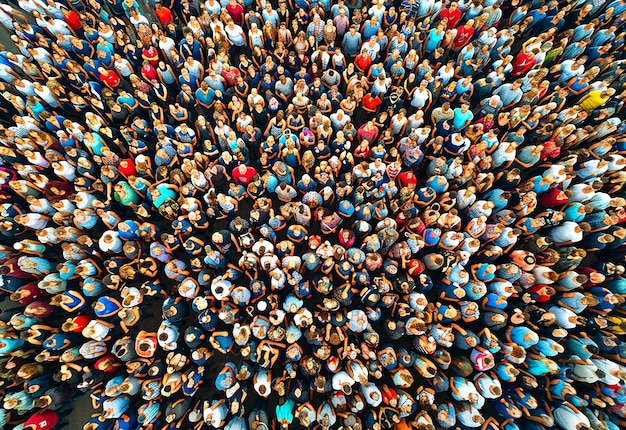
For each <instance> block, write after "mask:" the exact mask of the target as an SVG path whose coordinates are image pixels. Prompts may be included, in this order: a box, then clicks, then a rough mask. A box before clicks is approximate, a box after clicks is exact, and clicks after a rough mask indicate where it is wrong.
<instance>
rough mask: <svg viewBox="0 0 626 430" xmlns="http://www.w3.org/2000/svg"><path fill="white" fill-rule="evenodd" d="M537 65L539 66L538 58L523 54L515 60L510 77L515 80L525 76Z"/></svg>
mask: <svg viewBox="0 0 626 430" xmlns="http://www.w3.org/2000/svg"><path fill="white" fill-rule="evenodd" d="M535 64H537V58H535V56H534V55H533V54H530V53H524V52H522V53H521V54H518V56H517V57H515V60H513V64H512V66H513V68H512V69H511V73H510V75H511V76H513V77H515V78H518V77H520V76H524V75H525V74H526V73H527V72H528V71H529V70H530V69H532V68H533V67H534V65H535Z"/></svg>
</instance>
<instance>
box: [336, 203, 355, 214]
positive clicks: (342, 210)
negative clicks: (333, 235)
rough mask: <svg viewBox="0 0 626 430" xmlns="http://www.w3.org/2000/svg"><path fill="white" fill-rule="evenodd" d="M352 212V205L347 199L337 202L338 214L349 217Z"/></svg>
mask: <svg viewBox="0 0 626 430" xmlns="http://www.w3.org/2000/svg"><path fill="white" fill-rule="evenodd" d="M353 214H354V206H353V205H352V203H350V202H349V201H348V200H342V201H341V202H339V215H341V216H344V217H346V218H350V217H351V216H352V215H353Z"/></svg>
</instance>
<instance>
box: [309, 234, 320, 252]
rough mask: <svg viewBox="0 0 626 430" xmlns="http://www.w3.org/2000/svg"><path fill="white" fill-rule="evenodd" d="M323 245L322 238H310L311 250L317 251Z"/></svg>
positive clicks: (316, 236)
mask: <svg viewBox="0 0 626 430" xmlns="http://www.w3.org/2000/svg"><path fill="white" fill-rule="evenodd" d="M321 244H322V238H321V237H319V236H318V235H317V234H315V235H313V236H311V237H309V248H311V249H317V247H318V246H320V245H321Z"/></svg>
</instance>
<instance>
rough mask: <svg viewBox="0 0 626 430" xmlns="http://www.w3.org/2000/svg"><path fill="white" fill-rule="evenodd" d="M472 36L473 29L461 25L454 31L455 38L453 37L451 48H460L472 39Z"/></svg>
mask: <svg viewBox="0 0 626 430" xmlns="http://www.w3.org/2000/svg"><path fill="white" fill-rule="evenodd" d="M473 35H474V27H470V28H467V27H466V26H464V25H462V26H460V27H459V28H457V29H456V36H455V37H454V42H453V46H454V47H455V48H462V47H463V46H465V45H467V43H468V42H469V41H470V40H471V39H472V36H473Z"/></svg>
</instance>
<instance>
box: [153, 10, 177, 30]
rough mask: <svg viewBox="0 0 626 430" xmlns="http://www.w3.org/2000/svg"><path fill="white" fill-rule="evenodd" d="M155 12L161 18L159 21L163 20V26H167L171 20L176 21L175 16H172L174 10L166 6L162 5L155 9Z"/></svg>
mask: <svg viewBox="0 0 626 430" xmlns="http://www.w3.org/2000/svg"><path fill="white" fill-rule="evenodd" d="M154 13H155V14H156V16H157V18H159V21H161V24H162V25H163V27H165V26H166V25H167V24H168V23H169V22H172V21H174V16H172V12H171V11H170V10H169V9H168V8H166V7H163V6H161V7H160V8H159V9H155V10H154Z"/></svg>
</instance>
